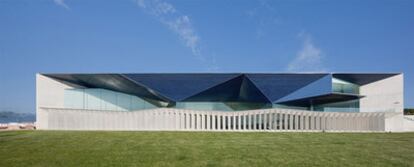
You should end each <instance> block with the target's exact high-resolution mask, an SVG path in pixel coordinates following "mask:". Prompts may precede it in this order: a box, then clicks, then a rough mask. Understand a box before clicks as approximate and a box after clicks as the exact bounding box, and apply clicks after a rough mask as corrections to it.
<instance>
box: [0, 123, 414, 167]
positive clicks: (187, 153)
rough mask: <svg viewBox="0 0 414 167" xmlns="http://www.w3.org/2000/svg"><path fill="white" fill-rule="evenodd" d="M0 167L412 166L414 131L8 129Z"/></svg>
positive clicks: (0, 141) (0, 140)
mask: <svg viewBox="0 0 414 167" xmlns="http://www.w3.org/2000/svg"><path fill="white" fill-rule="evenodd" d="M0 166H1V167H9V166H76V167H78V166H88V167H89V166H188V167H192V166H373V167H377V166H414V133H365V134H362V133H356V134H351V133H220V132H217V133H208V132H207V133H202V132H200V133H196V132H75V131H6V132H0Z"/></svg>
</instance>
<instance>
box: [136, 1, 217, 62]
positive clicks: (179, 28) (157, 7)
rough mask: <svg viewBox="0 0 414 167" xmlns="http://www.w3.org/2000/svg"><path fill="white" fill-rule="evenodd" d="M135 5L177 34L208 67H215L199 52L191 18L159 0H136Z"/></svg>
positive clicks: (197, 37) (198, 38) (197, 38)
mask: <svg viewBox="0 0 414 167" xmlns="http://www.w3.org/2000/svg"><path fill="white" fill-rule="evenodd" d="M136 3H137V5H138V6H139V7H140V8H141V9H143V10H144V11H145V12H147V13H149V14H151V15H153V16H155V17H156V18H157V19H158V20H159V21H160V22H161V23H162V24H164V25H166V26H167V27H168V28H169V29H170V30H171V31H173V32H174V33H175V34H177V35H178V37H179V38H180V40H181V41H183V43H184V45H185V46H186V47H188V48H190V49H191V52H192V54H193V55H194V56H195V57H196V58H197V59H199V60H201V61H203V63H205V64H207V66H208V69H216V68H217V67H216V66H215V65H214V64H215V62H213V60H207V59H206V58H205V57H204V56H203V55H202V53H201V46H200V36H199V35H198V34H197V32H196V30H195V28H194V26H193V25H192V22H191V19H190V17H189V16H187V15H183V14H181V13H180V12H179V11H177V9H176V8H175V7H174V6H173V5H172V4H170V3H167V2H164V1H161V0H136Z"/></svg>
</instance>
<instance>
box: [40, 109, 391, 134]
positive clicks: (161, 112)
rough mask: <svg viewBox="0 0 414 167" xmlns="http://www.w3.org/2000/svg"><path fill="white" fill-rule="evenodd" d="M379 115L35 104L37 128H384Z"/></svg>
mask: <svg viewBox="0 0 414 167" xmlns="http://www.w3.org/2000/svg"><path fill="white" fill-rule="evenodd" d="M384 120H385V114H384V113H383V112H376V113H375V112H370V113H339V112H310V111H302V110H291V109H264V110H249V111H237V112H220V111H195V110H184V109H173V108H159V109H150V110H142V111H134V112H120V111H98V110H76V109H63V108H44V107H42V108H40V109H39V111H38V124H39V129H51V130H153V131H342V132H347V131H349V132H368V131H384V126H385V125H384V122H385V121H384Z"/></svg>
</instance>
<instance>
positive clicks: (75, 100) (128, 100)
mask: <svg viewBox="0 0 414 167" xmlns="http://www.w3.org/2000/svg"><path fill="white" fill-rule="evenodd" d="M64 106H65V107H66V108H72V109H88V110H111V111H134V110H142V109H151V108H157V106H156V105H154V104H152V103H150V102H148V101H147V100H144V99H142V98H139V97H136V96H132V95H128V94H124V93H119V92H114V91H110V90H106V89H66V90H65V93H64Z"/></svg>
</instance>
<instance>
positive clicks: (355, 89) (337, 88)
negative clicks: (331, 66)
mask: <svg viewBox="0 0 414 167" xmlns="http://www.w3.org/2000/svg"><path fill="white" fill-rule="evenodd" d="M332 91H333V92H336V93H350V94H359V86H358V85H356V84H353V83H350V82H347V81H343V80H340V79H337V78H333V79H332Z"/></svg>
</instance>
